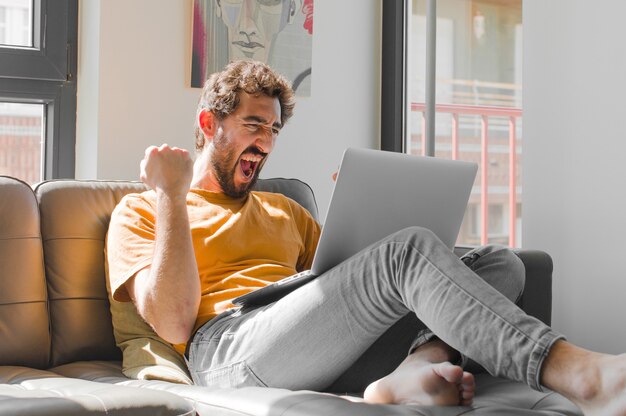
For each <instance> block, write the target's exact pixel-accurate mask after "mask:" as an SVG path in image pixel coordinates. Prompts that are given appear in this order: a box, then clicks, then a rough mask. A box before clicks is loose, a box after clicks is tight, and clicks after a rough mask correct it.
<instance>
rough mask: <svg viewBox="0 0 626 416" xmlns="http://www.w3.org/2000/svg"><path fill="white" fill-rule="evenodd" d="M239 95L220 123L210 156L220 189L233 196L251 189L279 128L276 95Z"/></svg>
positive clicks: (240, 195) (279, 114)
mask: <svg viewBox="0 0 626 416" xmlns="http://www.w3.org/2000/svg"><path fill="white" fill-rule="evenodd" d="M239 97H240V101H239V106H238V107H237V109H236V110H235V111H234V112H233V113H232V114H230V115H228V116H226V117H225V118H224V119H223V120H222V121H221V122H219V127H218V129H217V132H216V134H215V136H214V137H213V143H212V144H213V152H212V155H211V166H212V167H213V170H214V174H215V177H216V179H217V181H218V183H219V185H220V187H221V188H222V191H223V192H224V193H225V194H226V195H228V196H231V197H233V198H239V197H242V196H245V195H246V194H247V193H248V192H250V189H251V188H252V186H253V185H254V184H255V182H256V180H257V179H258V177H259V173H260V171H261V168H262V167H263V165H264V164H265V162H266V160H267V157H268V156H269V154H270V153H271V152H272V150H273V149H274V142H275V141H276V137H277V136H278V133H279V131H280V129H281V127H282V125H281V121H280V116H281V111H280V103H279V101H278V98H271V97H268V96H266V95H259V96H253V95H250V94H247V93H245V92H242V93H240V96H239Z"/></svg>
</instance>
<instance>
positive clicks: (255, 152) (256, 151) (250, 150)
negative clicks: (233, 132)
mask: <svg viewBox="0 0 626 416" xmlns="http://www.w3.org/2000/svg"><path fill="white" fill-rule="evenodd" d="M241 154H242V155H245V154H253V155H258V156H262V157H265V156H267V153H265V152H262V151H261V150H260V149H259V148H258V147H256V146H250V147H248V148H247V149H246V150H244V151H243V152H241Z"/></svg>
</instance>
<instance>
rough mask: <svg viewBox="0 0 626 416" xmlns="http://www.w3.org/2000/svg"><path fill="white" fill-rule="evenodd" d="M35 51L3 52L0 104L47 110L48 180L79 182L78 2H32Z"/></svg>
mask: <svg viewBox="0 0 626 416" xmlns="http://www.w3.org/2000/svg"><path fill="white" fill-rule="evenodd" d="M33 16H34V19H33V45H34V47H33V48H24V47H11V46H0V101H5V102H16V103H30V104H43V105H44V120H43V122H44V126H45V127H44V133H45V148H44V149H43V154H44V157H43V158H42V163H43V169H42V172H43V178H42V180H45V179H56V178H74V176H75V172H74V170H75V169H74V166H75V153H76V152H75V143H76V69H77V59H76V58H77V50H78V48H77V39H78V1H77V0H34V1H33Z"/></svg>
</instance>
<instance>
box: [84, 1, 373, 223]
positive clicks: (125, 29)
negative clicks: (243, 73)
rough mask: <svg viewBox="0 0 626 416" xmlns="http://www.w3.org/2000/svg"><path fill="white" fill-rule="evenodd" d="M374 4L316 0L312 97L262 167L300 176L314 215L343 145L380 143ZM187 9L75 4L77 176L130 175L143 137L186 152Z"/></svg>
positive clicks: (168, 4) (164, 4)
mask: <svg viewBox="0 0 626 416" xmlns="http://www.w3.org/2000/svg"><path fill="white" fill-rule="evenodd" d="M380 7H381V6H380V2H379V1H378V0H342V1H340V2H336V1H333V0H316V1H315V12H314V34H313V75H312V79H311V83H312V87H311V88H312V93H311V97H308V98H299V99H298V104H297V106H296V111H295V115H294V117H293V118H292V119H291V121H290V122H289V123H288V124H287V126H286V127H285V128H284V129H283V131H282V132H281V135H280V136H279V139H278V145H277V147H276V150H275V152H274V154H273V155H272V156H271V158H270V160H269V162H268V164H267V165H266V168H265V170H264V172H263V174H262V176H263V177H269V176H284V177H297V178H300V179H303V180H304V181H306V182H308V183H309V184H310V185H311V186H312V187H313V189H314V191H315V193H316V195H317V199H318V204H319V206H320V211H321V213H322V215H325V212H326V208H327V205H328V202H329V200H330V194H331V192H332V186H333V185H332V180H331V179H330V175H331V174H332V172H333V171H334V170H335V169H336V167H337V164H338V163H339V160H340V158H341V154H342V152H343V149H344V148H345V147H347V146H359V147H371V148H375V147H378V144H379V107H380V106H379V102H380V99H379V96H380V94H379V85H380V81H379V78H380V45H379V42H380V26H381V23H380ZM191 11H192V1H191V0H184V1H169V0H158V1H155V0H133V1H125V0H83V1H81V2H80V25H79V36H80V43H79V48H80V50H79V69H78V80H79V81H78V122H77V146H76V149H77V167H76V177H77V178H101V179H137V178H138V175H139V168H138V166H139V160H140V159H141V158H142V156H143V151H144V149H145V148H146V147H147V146H149V145H151V144H160V143H164V142H167V143H169V144H170V145H176V146H179V147H184V148H186V149H189V150H193V127H194V116H195V108H196V104H197V99H198V97H199V94H200V90H199V89H193V88H189V87H188V85H189V79H190V75H189V68H190V59H191V57H190V56H191ZM322 218H324V217H323V216H322Z"/></svg>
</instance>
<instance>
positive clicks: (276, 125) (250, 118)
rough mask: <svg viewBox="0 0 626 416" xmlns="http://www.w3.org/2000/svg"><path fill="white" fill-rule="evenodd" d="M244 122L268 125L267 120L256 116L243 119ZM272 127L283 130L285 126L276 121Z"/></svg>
mask: <svg viewBox="0 0 626 416" xmlns="http://www.w3.org/2000/svg"><path fill="white" fill-rule="evenodd" d="M242 120H243V121H247V122H255V123H259V124H265V125H267V120H265V119H264V118H263V117H259V116H255V115H252V116H246V117H243V118H242ZM272 127H278V128H279V129H281V128H282V127H283V125H282V124H281V123H280V122H279V121H275V122H274V124H272Z"/></svg>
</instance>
